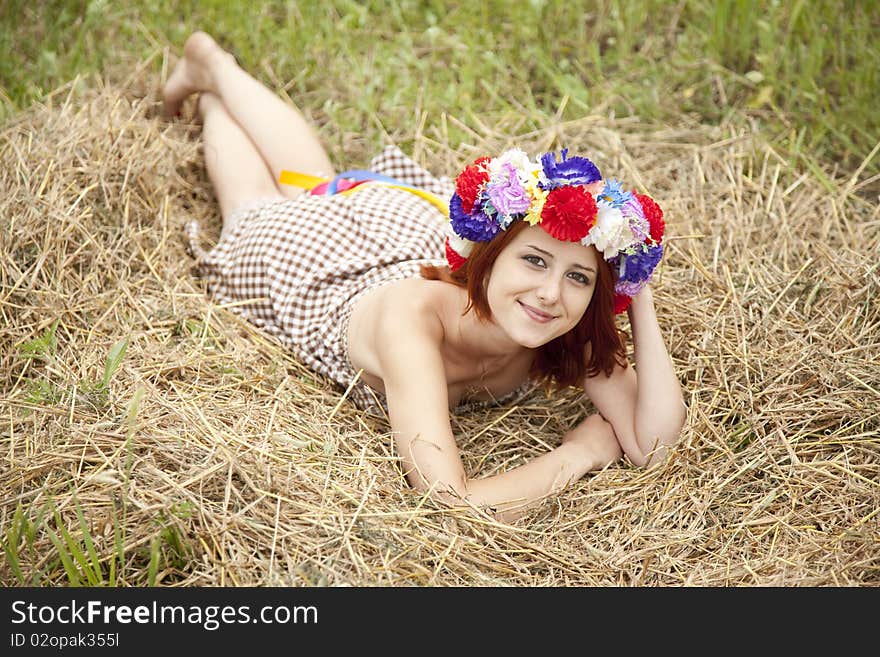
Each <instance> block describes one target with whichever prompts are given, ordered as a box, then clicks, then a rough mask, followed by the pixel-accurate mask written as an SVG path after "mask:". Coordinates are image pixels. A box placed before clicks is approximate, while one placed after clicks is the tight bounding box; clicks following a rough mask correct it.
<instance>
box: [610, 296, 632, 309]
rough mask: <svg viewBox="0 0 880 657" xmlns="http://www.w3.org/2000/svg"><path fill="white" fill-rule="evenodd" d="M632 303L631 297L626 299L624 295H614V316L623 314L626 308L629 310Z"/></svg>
mask: <svg viewBox="0 0 880 657" xmlns="http://www.w3.org/2000/svg"><path fill="white" fill-rule="evenodd" d="M631 303H632V297H628V296H626V295H625V294H618V293H617V292H615V293H614V314H615V315H619V314H620V313H622V312H624V311H625V310H626V309H627V308H629V304H631Z"/></svg>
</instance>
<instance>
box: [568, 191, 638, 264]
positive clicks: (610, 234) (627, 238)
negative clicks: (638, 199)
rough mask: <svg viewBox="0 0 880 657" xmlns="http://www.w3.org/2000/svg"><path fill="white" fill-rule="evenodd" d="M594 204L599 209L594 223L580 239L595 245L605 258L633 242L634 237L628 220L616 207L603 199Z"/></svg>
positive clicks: (583, 242)
mask: <svg viewBox="0 0 880 657" xmlns="http://www.w3.org/2000/svg"><path fill="white" fill-rule="evenodd" d="M596 206H597V208H598V211H599V212H598V214H597V216H596V224H595V225H594V226H593V227H592V228H591V229H590V232H589V233H587V236H586V237H585V238H584V239H582V240H581V244H583V245H585V246H588V245H590V244H593V245H595V247H596V248H597V249H598V250H599V251H601V252H602V255H603V256H604V257H605V259H606V260H607V259H609V258H613V257H614V256H616V255H617V254H618V253H620V252H621V251H622V250H624V249H625V248H627V247H628V246H630V245H632V244H634V243H635V241H636V237H635V235H634V234H633V231H632V229H631V228H630V225H629V221H627V219H626V217H624V216H623V213H622V212H621V211H620V210H619V209H618V208H615V207H612V206H611V205H610V204H609V203H607V202H605V201H599V202H598V203H597V204H596Z"/></svg>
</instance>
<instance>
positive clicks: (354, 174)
mask: <svg viewBox="0 0 880 657" xmlns="http://www.w3.org/2000/svg"><path fill="white" fill-rule="evenodd" d="M343 178H346V179H348V180H354V181H355V182H358V181H361V180H376V181H379V182H386V183H390V184H392V185H400V186H401V187H413V186H412V185H408V184H407V183H405V182H400V181H399V180H396V179H395V178H392V177H390V176H385V175H382V174H381V173H376V172H375V171H367V170H366V169H351V170H350V171H343V172H342V173H340V174H337V175H336V177H335V178H333V180H331V181H330V184H329V185H327V194H335V193H336V187H337V185H338V183H339V181H340V180H341V179H343Z"/></svg>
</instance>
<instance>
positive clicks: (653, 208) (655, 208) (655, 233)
mask: <svg viewBox="0 0 880 657" xmlns="http://www.w3.org/2000/svg"><path fill="white" fill-rule="evenodd" d="M633 193H634V194H635V192H633ZM636 198H637V199H638V200H639V203H641V204H642V211H643V212H644V213H645V219H647V220H648V225H649V226H650V227H651V230H650V234H651V239H652V240H654V241H655V242H656V243H657V244H659V243H660V240H662V239H663V229H664V228H665V227H666V225H665V224H664V223H663V210H661V209H660V206H659V205H657V203H656V201H654V199H652V198H651V197H650V196H648V195H647V194H636Z"/></svg>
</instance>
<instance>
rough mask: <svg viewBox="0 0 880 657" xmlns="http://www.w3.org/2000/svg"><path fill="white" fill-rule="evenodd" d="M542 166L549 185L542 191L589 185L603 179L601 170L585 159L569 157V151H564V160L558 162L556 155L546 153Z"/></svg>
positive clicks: (542, 157) (544, 185)
mask: <svg viewBox="0 0 880 657" xmlns="http://www.w3.org/2000/svg"><path fill="white" fill-rule="evenodd" d="M541 166H542V167H543V168H544V176H545V177H546V178H547V184H542V185H541V188H542V189H548V190H549V189H556V188H557V187H563V186H565V185H589V184H590V183H593V182H596V181H597V180H601V179H602V175H601V174H600V173H599V169H598V168H597V167H596V165H595V164H593V163H592V162H590V161H589V160H588V159H587V158H585V157H568V149H567V148H563V149H562V160H561V161H559V162H557V161H556V154H555V153H552V152H551V153H544V154H543V155H542V156H541Z"/></svg>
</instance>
